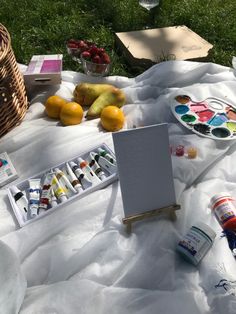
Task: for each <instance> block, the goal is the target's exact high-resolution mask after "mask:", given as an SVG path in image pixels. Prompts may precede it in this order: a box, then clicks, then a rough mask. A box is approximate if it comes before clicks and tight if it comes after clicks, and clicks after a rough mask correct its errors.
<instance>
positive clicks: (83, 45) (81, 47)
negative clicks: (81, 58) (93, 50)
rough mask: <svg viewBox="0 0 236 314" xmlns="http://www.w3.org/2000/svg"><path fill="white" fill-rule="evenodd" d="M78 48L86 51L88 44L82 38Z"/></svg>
mask: <svg viewBox="0 0 236 314" xmlns="http://www.w3.org/2000/svg"><path fill="white" fill-rule="evenodd" d="M78 48H79V49H80V50H81V51H85V50H87V49H88V45H87V44H86V43H85V42H84V41H83V40H80V41H79V42H78Z"/></svg>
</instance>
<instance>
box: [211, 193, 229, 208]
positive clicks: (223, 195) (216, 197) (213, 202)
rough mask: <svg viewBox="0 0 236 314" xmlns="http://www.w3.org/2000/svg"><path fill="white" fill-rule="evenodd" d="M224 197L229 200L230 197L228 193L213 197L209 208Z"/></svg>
mask: <svg viewBox="0 0 236 314" xmlns="http://www.w3.org/2000/svg"><path fill="white" fill-rule="evenodd" d="M224 197H226V198H231V197H232V196H231V195H230V194H229V192H221V193H218V194H216V195H214V196H213V197H212V198H211V200H210V204H211V207H212V206H214V204H215V202H217V201H218V200H219V199H220V198H224Z"/></svg>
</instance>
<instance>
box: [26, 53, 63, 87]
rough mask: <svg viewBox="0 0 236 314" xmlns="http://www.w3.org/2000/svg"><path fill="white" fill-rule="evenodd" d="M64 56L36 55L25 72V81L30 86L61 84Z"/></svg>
mask: <svg viewBox="0 0 236 314" xmlns="http://www.w3.org/2000/svg"><path fill="white" fill-rule="evenodd" d="M62 58H63V55H62V54H57V55H35V56H33V57H32V58H31V60H30V63H29V65H28V67H27V69H26V71H25V72H24V80H25V84H26V85H27V86H29V85H57V84H60V83H61V71H62Z"/></svg>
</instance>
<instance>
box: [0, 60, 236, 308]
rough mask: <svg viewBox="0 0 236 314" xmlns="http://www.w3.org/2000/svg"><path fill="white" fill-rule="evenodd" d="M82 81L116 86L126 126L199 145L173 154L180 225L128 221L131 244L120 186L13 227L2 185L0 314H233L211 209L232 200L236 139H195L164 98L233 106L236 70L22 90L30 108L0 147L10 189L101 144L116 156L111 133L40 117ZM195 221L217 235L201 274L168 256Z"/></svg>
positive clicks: (174, 65) (235, 300)
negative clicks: (161, 128)
mask: <svg viewBox="0 0 236 314" xmlns="http://www.w3.org/2000/svg"><path fill="white" fill-rule="evenodd" d="M83 81H87V82H88V81H90V82H106V83H111V84H114V85H116V86H117V87H119V88H122V89H123V91H124V92H125V94H126V95H127V104H126V105H125V107H124V108H123V110H124V112H125V114H126V117H127V120H126V125H125V128H132V127H139V126H144V125H151V124H156V123H162V122H167V123H168V129H169V137H170V142H171V143H173V144H180V143H181V144H184V145H194V146H196V147H198V148H199V155H198V158H197V159H194V160H189V159H186V158H177V157H174V156H173V157H172V162H173V173H174V183H175V190H176V198H177V202H178V203H179V204H180V205H181V210H180V211H178V213H177V216H178V219H177V221H176V222H174V223H173V222H171V221H169V220H167V219H153V220H147V221H143V222H141V223H137V224H135V226H134V229H133V233H132V234H131V235H130V236H128V235H127V234H126V230H125V228H124V226H123V224H122V218H123V205H122V198H121V193H120V186H119V181H117V182H115V183H113V184H112V185H110V186H108V187H107V188H105V189H102V190H99V191H96V192H94V193H91V194H90V195H88V196H87V197H85V198H83V199H81V200H77V201H74V202H72V203H70V204H68V205H65V206H64V207H63V208H61V209H59V210H58V211H55V212H54V213H52V214H51V215H48V216H47V217H44V218H43V219H40V220H38V221H35V222H34V223H32V224H29V225H27V226H25V227H23V228H22V229H19V228H18V226H17V223H16V220H15V219H14V217H13V214H12V210H11V206H10V203H9V201H8V198H7V195H6V189H5V188H3V189H1V190H0V236H1V238H0V239H1V241H2V243H5V245H2V246H0V256H1V259H0V281H1V289H0V300H1V302H2V303H1V313H4V314H5V313H6V314H7V313H17V311H19V308H20V313H21V314H32V313H34V314H38V313H42V314H49V313H50V314H52V313H53V314H54V313H58V314H59V313H60V314H62V313H63V314H64V313H65V314H77V313H83V314H94V313H97V314H107V313H113V314H116V313H117V314H120V313H123V314H126V313H127V314H147V313H148V314H152V313H153V314H156V313H158V314H179V313H182V314H189V313H191V314H207V313H214V314H232V313H236V296H235V295H236V263H235V260H234V257H233V255H232V253H231V251H230V249H229V247H228V243H227V240H226V239H225V238H222V237H221V233H222V229H221V227H220V226H219V225H218V223H217V221H216V220H215V218H214V216H213V215H212V213H211V209H210V204H209V201H210V198H211V197H212V196H213V195H214V194H216V193H218V192H221V191H228V192H230V193H231V194H232V195H233V196H236V167H235V160H236V142H235V141H214V140H212V139H209V138H204V137H200V136H198V135H196V134H194V133H192V132H190V131H189V130H187V129H186V128H184V127H183V126H182V125H181V124H180V123H179V122H178V121H177V120H176V119H175V117H174V116H173V115H172V113H171V111H170V102H171V99H173V97H174V96H175V95H178V94H188V95H191V96H192V97H193V98H194V99H195V100H203V99H204V98H207V97H209V96H215V97H220V98H224V99H227V100H228V101H230V102H232V103H233V104H235V105H236V98H235V96H236V76H235V71H234V70H233V69H231V68H228V67H223V66H220V65H216V64H213V63H198V62H187V61H186V62H185V61H168V62H163V63H160V64H158V65H155V66H153V67H152V68H150V69H149V70H147V71H145V72H144V73H143V74H141V75H139V76H137V77H136V78H127V77H118V76H113V77H111V76H110V77H107V78H103V79H98V78H91V77H90V78H89V77H86V76H85V75H83V74H81V73H75V72H70V71H63V82H62V84H61V86H59V87H58V86H57V87H48V88H46V87H44V88H37V89H35V88H34V89H31V90H30V91H29V94H30V95H31V96H30V97H31V106H30V108H29V110H28V112H27V115H26V117H25V119H24V121H23V122H22V123H21V125H20V126H18V127H16V128H15V129H13V130H12V131H11V132H9V133H8V134H7V135H6V136H5V137H3V138H2V139H1V146H0V147H1V151H2V152H3V151H7V152H8V154H9V155H10V157H11V159H12V161H13V163H14V165H15V167H16V169H17V172H18V174H19V181H21V180H24V179H27V178H28V177H30V176H32V175H34V174H36V173H38V172H40V171H43V170H44V169H48V168H49V167H53V166H54V165H56V164H58V163H60V162H63V161H66V160H67V159H70V158H72V157H74V156H77V155H79V154H80V153H82V152H84V151H87V150H89V149H91V148H92V147H93V146H97V144H98V143H106V144H107V145H109V146H110V147H111V148H112V149H113V143H112V136H111V133H108V132H105V131H103V130H102V129H101V128H100V126H99V120H98V119H95V120H90V121H86V120H84V121H83V122H82V123H81V124H80V125H76V126H69V127H62V126H61V125H60V124H59V123H58V122H57V121H54V120H50V119H48V118H46V116H45V114H44V106H43V103H44V101H45V99H46V98H47V97H48V96H49V95H53V94H55V93H56V94H58V95H61V96H63V97H65V98H66V99H68V100H70V99H72V91H73V89H74V87H75V84H77V83H79V82H83ZM153 144H154V145H155V143H153ZM134 175H135V174H134ZM157 189H158V187H157ZM196 221H203V222H205V223H207V224H209V225H210V226H211V227H212V228H213V229H214V230H215V231H216V233H217V237H216V240H215V242H214V245H213V247H212V249H211V250H210V251H209V253H208V254H207V256H206V257H205V258H204V259H203V260H202V262H201V263H200V264H199V266H198V267H194V266H192V265H191V264H187V263H186V262H185V261H183V260H182V259H181V257H180V256H178V254H177V253H176V250H175V248H176V245H177V243H178V241H179V239H180V238H181V237H182V236H183V235H184V234H185V233H186V231H187V230H188V228H190V227H191V226H192V225H193V224H194V223H195V222H196ZM6 245H7V246H8V248H7V249H6ZM12 251H13V252H14V254H13V253H12ZM17 263H19V265H20V266H18V264H17ZM24 277H25V278H26V280H27V289H26V290H25V280H24ZM2 304H3V306H4V307H3V309H4V310H5V309H6V310H5V311H2ZM20 306H21V307H20Z"/></svg>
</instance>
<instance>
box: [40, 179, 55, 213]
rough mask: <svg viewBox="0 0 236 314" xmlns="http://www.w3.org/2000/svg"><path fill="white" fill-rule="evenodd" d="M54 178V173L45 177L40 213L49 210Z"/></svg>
mask: <svg viewBox="0 0 236 314" xmlns="http://www.w3.org/2000/svg"><path fill="white" fill-rule="evenodd" d="M52 176H53V173H46V175H45V179H44V182H43V187H42V192H41V197H40V201H39V212H40V211H44V210H47V209H48V205H49V202H50V188H51V182H52Z"/></svg>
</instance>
